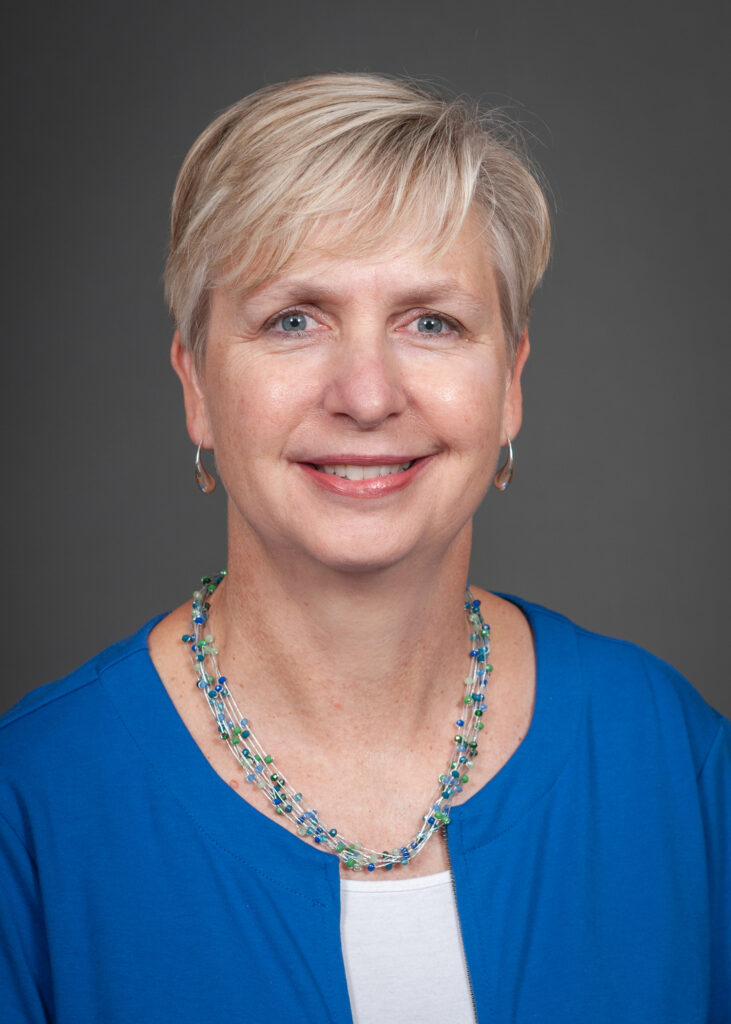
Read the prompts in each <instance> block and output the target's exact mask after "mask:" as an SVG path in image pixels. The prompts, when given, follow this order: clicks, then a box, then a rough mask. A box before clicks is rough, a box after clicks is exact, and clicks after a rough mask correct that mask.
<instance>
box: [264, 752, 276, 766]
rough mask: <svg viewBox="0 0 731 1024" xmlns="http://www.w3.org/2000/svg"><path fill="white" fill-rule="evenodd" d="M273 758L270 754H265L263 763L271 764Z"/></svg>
mask: <svg viewBox="0 0 731 1024" xmlns="http://www.w3.org/2000/svg"><path fill="white" fill-rule="evenodd" d="M273 760H274V758H273V757H272V755H271V754H267V756H266V757H265V758H264V764H271V763H272V761H273Z"/></svg>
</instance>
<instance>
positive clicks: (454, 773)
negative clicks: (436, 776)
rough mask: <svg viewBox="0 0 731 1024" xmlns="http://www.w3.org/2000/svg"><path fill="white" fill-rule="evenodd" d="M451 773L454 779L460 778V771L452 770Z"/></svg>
mask: <svg viewBox="0 0 731 1024" xmlns="http://www.w3.org/2000/svg"><path fill="white" fill-rule="evenodd" d="M449 774H450V775H451V776H452V778H453V779H458V778H459V772H458V771H452V772H450V773H449Z"/></svg>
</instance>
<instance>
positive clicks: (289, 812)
mask: <svg viewBox="0 0 731 1024" xmlns="http://www.w3.org/2000/svg"><path fill="white" fill-rule="evenodd" d="M284 809H285V811H286V812H287V814H291V813H292V804H285V805H284Z"/></svg>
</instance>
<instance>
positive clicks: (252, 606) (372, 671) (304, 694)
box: [211, 525, 471, 736]
mask: <svg viewBox="0 0 731 1024" xmlns="http://www.w3.org/2000/svg"><path fill="white" fill-rule="evenodd" d="M470 539H471V535H470V528H469V525H468V526H467V527H466V528H465V529H464V530H463V531H462V532H461V533H460V534H459V535H458V537H457V538H456V539H455V540H454V542H453V543H452V544H451V545H450V547H449V549H448V550H447V551H446V552H441V553H440V555H439V557H433V558H431V559H429V558H426V557H424V558H422V559H421V560H416V559H409V560H404V561H403V562H401V563H399V564H398V565H394V566H389V567H387V568H380V569H378V570H376V571H369V572H358V573H356V572H342V571H337V570H334V569H331V568H328V567H324V566H322V565H321V564H319V563H315V564H313V562H312V561H311V560H306V559H297V558H293V557H292V556H291V553H290V554H288V556H287V557H286V558H284V557H282V558H278V557H276V555H272V553H271V552H269V551H267V550H265V549H263V548H262V546H261V545H258V544H256V543H255V542H253V541H252V539H251V538H245V539H244V538H240V537H231V538H230V544H229V566H228V576H227V578H226V581H225V583H224V584H223V585H222V586H221V588H220V589H219V591H218V592H217V594H216V596H215V599H214V601H213V610H212V615H211V630H212V632H213V635H214V636H215V639H216V642H217V644H218V646H219V648H220V650H221V659H222V663H223V665H224V670H225V671H226V672H227V673H230V674H231V676H232V677H235V678H239V670H241V672H242V674H243V673H244V672H245V673H246V677H247V679H248V680H249V682H250V686H253V687H254V688H255V691H256V692H257V693H259V694H260V695H261V694H262V692H263V691H266V692H267V693H268V694H269V695H271V694H272V693H283V692H284V693H286V694H287V704H288V705H289V707H293V708H296V709H297V716H298V718H299V719H300V721H301V722H302V724H305V723H306V726H307V728H308V730H310V733H311V734H312V732H314V733H315V734H317V733H318V732H319V733H321V734H322V735H323V736H325V735H326V734H327V733H328V731H330V730H333V729H336V728H339V727H341V726H339V725H338V723H342V721H343V715H345V716H348V717H349V716H351V715H352V716H355V717H357V716H360V715H361V714H362V713H363V712H366V711H367V714H368V718H369V720H370V721H377V722H379V723H380V725H379V727H380V726H383V727H384V728H385V729H386V730H387V731H390V730H391V729H392V728H396V727H398V729H399V730H400V731H401V732H402V733H403V731H404V729H406V730H407V731H408V729H409V728H411V727H413V728H415V727H416V723H417V721H420V722H422V723H424V722H425V721H429V719H430V718H431V713H432V712H433V714H434V715H435V716H436V715H440V714H442V713H443V712H442V710H441V709H442V706H443V704H444V702H445V700H447V701H450V702H453V701H454V696H455V693H457V692H458V691H459V688H460V686H461V685H462V678H463V676H464V674H465V671H466V670H467V667H468V657H467V651H468V646H467V645H468V632H469V631H468V628H467V623H466V617H465V613H464V592H465V582H466V573H467V567H468V562H469V550H470ZM293 652H295V653H294V655H293ZM334 709H335V710H337V711H338V712H339V713H340V714H338V715H337V716H334V715H333V713H332V712H333V710H334ZM397 718H398V722H396V719H397ZM351 720H353V719H351ZM389 723H391V724H390V725H389Z"/></svg>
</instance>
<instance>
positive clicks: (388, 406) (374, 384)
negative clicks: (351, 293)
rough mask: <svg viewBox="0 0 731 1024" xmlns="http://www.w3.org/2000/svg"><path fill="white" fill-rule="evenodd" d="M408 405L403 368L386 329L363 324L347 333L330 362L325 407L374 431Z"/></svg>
mask: <svg viewBox="0 0 731 1024" xmlns="http://www.w3.org/2000/svg"><path fill="white" fill-rule="evenodd" d="M406 404H407V397H406V390H405V387H404V380H403V372H402V367H401V366H400V363H399V358H398V353H397V352H396V350H395V346H394V343H393V342H392V341H391V340H390V339H389V337H388V335H387V333H386V332H384V330H383V327H382V326H381V328H380V329H379V328H378V327H377V326H373V327H370V328H369V327H367V326H366V325H363V324H360V325H358V326H357V327H356V328H355V329H353V330H350V331H348V332H347V333H346V332H345V331H344V332H343V335H342V336H341V338H340V339H339V341H338V342H337V343H336V344H335V345H334V346H333V351H332V354H331V357H330V360H329V366H328V374H327V383H326V387H325V394H324V407H325V409H326V411H327V412H329V413H330V414H331V415H333V416H347V417H348V418H349V419H351V420H352V421H353V422H354V423H356V424H357V425H358V426H359V427H360V428H361V429H363V430H373V429H374V428H375V427H378V426H380V425H381V424H382V423H383V422H384V421H385V420H387V419H388V418H389V417H390V416H396V415H399V414H400V413H402V412H403V411H404V409H405V408H406Z"/></svg>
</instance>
